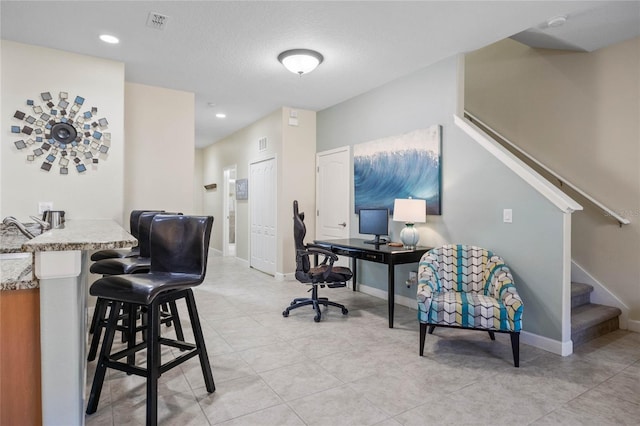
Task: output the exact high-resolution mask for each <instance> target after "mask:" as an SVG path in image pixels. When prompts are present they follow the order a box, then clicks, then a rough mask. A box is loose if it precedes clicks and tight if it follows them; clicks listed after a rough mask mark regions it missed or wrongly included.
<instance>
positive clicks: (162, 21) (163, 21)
mask: <svg viewBox="0 0 640 426" xmlns="http://www.w3.org/2000/svg"><path fill="white" fill-rule="evenodd" d="M168 20H169V17H168V16H167V15H163V14H161V13H158V12H149V16H147V27H151V28H154V29H156V30H164V28H165V27H166V26H167V21H168Z"/></svg>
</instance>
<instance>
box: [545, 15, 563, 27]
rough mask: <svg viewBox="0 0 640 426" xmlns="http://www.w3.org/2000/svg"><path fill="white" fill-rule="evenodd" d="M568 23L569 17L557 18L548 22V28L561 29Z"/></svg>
mask: <svg viewBox="0 0 640 426" xmlns="http://www.w3.org/2000/svg"><path fill="white" fill-rule="evenodd" d="M566 22H567V17H566V16H565V15H562V16H555V17H553V18H551V19H549V20H548V21H547V27H549V28H556V27H561V26H563V25H564V24H565V23H566Z"/></svg>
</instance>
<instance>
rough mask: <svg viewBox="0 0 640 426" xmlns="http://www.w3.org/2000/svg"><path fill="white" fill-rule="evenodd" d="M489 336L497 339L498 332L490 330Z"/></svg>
mask: <svg viewBox="0 0 640 426" xmlns="http://www.w3.org/2000/svg"><path fill="white" fill-rule="evenodd" d="M488 332H489V337H490V338H491V340H496V333H494V332H493V331H491V330H489V331H488Z"/></svg>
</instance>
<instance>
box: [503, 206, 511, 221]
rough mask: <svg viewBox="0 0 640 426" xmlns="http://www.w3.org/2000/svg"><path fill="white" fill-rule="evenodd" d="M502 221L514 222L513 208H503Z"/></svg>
mask: <svg viewBox="0 0 640 426" xmlns="http://www.w3.org/2000/svg"><path fill="white" fill-rule="evenodd" d="M502 221H503V222H504V223H513V210H511V209H504V210H502Z"/></svg>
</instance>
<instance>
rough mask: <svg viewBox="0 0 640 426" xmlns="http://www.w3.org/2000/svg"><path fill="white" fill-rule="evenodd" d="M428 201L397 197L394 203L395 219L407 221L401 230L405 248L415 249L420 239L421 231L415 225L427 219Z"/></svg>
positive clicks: (396, 220)
mask: <svg viewBox="0 0 640 426" xmlns="http://www.w3.org/2000/svg"><path fill="white" fill-rule="evenodd" d="M426 211H427V203H426V201H425V200H414V199H411V198H409V199H403V198H397V199H396V200H395V201H394V203H393V220H394V221H395V222H405V224H406V226H405V227H404V228H403V229H402V231H401V232H400V240H401V241H402V243H403V244H404V247H405V248H408V249H415V248H416V246H417V245H418V241H419V240H420V233H419V232H418V230H417V229H416V228H415V227H414V226H413V225H414V224H416V223H424V222H426V221H427V214H426Z"/></svg>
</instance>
